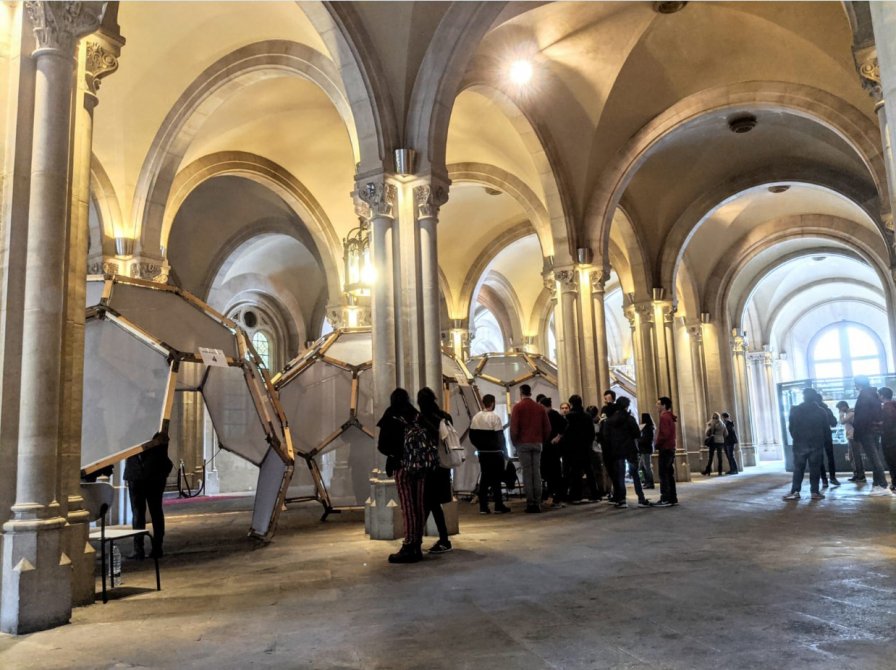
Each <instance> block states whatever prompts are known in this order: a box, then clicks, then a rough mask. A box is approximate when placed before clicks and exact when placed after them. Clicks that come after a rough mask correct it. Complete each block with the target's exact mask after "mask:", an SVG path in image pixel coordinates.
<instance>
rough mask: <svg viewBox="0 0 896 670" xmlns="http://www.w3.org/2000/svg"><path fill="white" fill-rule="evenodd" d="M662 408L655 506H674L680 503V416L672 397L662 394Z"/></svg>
mask: <svg viewBox="0 0 896 670" xmlns="http://www.w3.org/2000/svg"><path fill="white" fill-rule="evenodd" d="M656 406H657V408H658V409H659V410H660V425H659V428H658V429H657V432H656V450H657V452H658V453H659V456H660V462H659V471H660V501H659V502H658V503H655V504H654V506H655V507H674V506H675V505H677V504H678V491H676V489H675V422H676V421H678V417H677V416H675V415H674V414H673V413H672V399H671V398H669V397H668V396H662V397H661V398H660V399H659V400H657V401H656Z"/></svg>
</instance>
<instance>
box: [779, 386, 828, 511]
mask: <svg viewBox="0 0 896 670" xmlns="http://www.w3.org/2000/svg"><path fill="white" fill-rule="evenodd" d="M816 395H817V394H816V393H815V389H812V388H806V389H803V402H801V403H800V404H799V405H794V406H793V407H792V408H791V409H790V417H789V420H788V422H787V427H788V429H789V430H790V436H791V437H792V438H793V483H792V484H791V486H790V493H788V494H787V495H786V496H784V500H799V499H800V489H801V488H802V485H803V477H804V475H805V472H806V465H807V464H808V465H809V485H810V488H811V491H812V499H813V500H821V499H822V498H824V494H823V493H822V492H821V491H820V490H819V487H818V483H819V480H820V479H821V459H822V452H823V450H824V435H825V433H829V432H831V429H830V427H829V426H828V418H827V416H825V413H824V411H822V409H821V408H820V407H819V406H818V404H817V403H816V402H815V397H816Z"/></svg>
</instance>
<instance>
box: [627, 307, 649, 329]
mask: <svg viewBox="0 0 896 670" xmlns="http://www.w3.org/2000/svg"><path fill="white" fill-rule="evenodd" d="M624 312H625V318H627V319H628V322H629V323H630V324H631V326H632V328H634V327H635V325H636V324H637V322H640V323H642V324H643V323H653V322H654V318H653V302H651V301H649V300H646V301H644V302H633V303H630V304H629V305H628V306H627V307H626V308H625V310H624Z"/></svg>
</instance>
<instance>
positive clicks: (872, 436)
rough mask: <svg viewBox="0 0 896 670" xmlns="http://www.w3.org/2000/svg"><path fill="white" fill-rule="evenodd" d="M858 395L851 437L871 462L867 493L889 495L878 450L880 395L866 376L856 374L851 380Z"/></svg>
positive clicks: (880, 414)
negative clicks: (869, 487)
mask: <svg viewBox="0 0 896 670" xmlns="http://www.w3.org/2000/svg"><path fill="white" fill-rule="evenodd" d="M853 381H854V382H855V385H856V390H857V391H858V392H859V397H858V398H856V406H855V408H854V409H853V412H854V413H855V418H854V419H853V422H852V425H853V439H854V440H855V441H856V442H858V443H859V444H860V445H861V449H862V453H863V454H864V455H865V458H866V462H868V461H870V462H871V472H872V474H873V477H874V479H873V480H872V481H873V484H872V486H871V492H870V494H869V495H873V496H878V495H882V496H889V495H890V491H889V489H888V487H887V475H886V474H885V472H884V470H885V466H884V456H883V453H882V452H881V450H880V427H881V421H882V419H883V414H882V413H881V407H880V397H879V396H878V395H877V391H876V390H875V389H874V388H872V387H871V383H870V381H869V380H868V377H866V376H865V375H856V377H855V379H854V380H853Z"/></svg>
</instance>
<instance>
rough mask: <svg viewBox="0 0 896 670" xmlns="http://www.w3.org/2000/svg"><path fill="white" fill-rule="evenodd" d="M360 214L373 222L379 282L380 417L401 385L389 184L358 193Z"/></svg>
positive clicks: (375, 307)
mask: <svg viewBox="0 0 896 670" xmlns="http://www.w3.org/2000/svg"><path fill="white" fill-rule="evenodd" d="M358 197H359V204H358V213H359V215H360V216H364V217H366V218H367V219H368V220H369V221H370V230H371V258H372V262H373V267H374V273H375V275H376V276H375V278H374V282H373V290H372V292H371V293H372V295H371V320H372V323H373V328H372V340H373V406H374V413H375V415H376V416H377V417H379V416H381V415H382V413H383V412H384V411H385V409H386V407H387V406H388V405H389V395H390V394H391V393H392V390H393V389H394V388H395V387H396V386H397V385H398V378H397V375H396V360H395V356H396V342H395V292H394V281H393V277H394V274H395V268H394V264H393V255H392V237H393V224H394V217H395V200H396V192H395V187H394V185H392V184H390V183H389V182H387V181H380V182H369V183H367V184H366V185H364V187H363V188H361V189H359V191H358Z"/></svg>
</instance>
